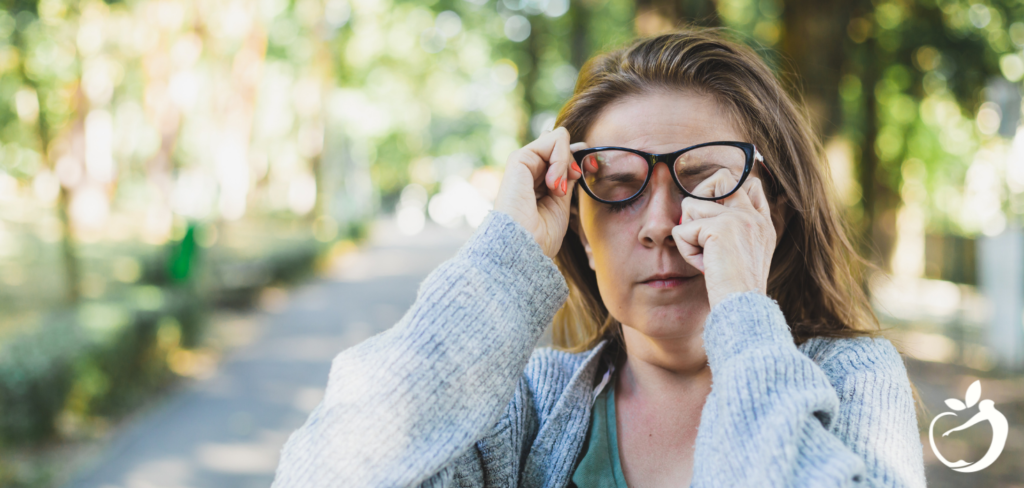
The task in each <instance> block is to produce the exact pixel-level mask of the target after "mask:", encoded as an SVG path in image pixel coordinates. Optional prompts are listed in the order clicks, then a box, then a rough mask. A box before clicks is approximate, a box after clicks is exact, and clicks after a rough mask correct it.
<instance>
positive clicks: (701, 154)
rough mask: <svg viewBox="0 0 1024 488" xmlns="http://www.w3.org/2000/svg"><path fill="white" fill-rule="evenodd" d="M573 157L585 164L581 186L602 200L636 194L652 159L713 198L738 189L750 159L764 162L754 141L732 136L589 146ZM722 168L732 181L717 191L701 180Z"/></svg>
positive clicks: (692, 192) (689, 189)
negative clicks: (668, 146) (661, 144)
mask: <svg viewBox="0 0 1024 488" xmlns="http://www.w3.org/2000/svg"><path fill="white" fill-rule="evenodd" d="M573 158H575V159H576V162H577V163H578V164H579V166H580V169H582V170H583V177H581V178H580V183H581V184H582V186H583V190H584V191H586V192H587V194H588V195H590V196H591V197H592V198H594V199H595V200H597V201H600V202H604V203H625V202H628V201H630V200H633V199H634V198H636V197H638V196H640V194H641V193H643V191H644V189H645V188H647V184H648V183H649V182H650V181H651V175H652V174H654V167H655V165H657V164H658V163H662V162H663V163H665V164H666V165H668V167H669V169H671V170H672V179H673V180H674V181H675V182H676V185H677V186H678V187H679V189H680V190H682V191H683V193H684V194H685V195H686V196H689V197H693V198H696V199H699V200H711V201H714V200H721V199H723V198H725V197H728V196H729V195H732V194H733V193H735V192H736V190H739V188H740V187H741V186H742V185H743V182H744V181H746V179H747V176H749V175H750V171H751V169H752V168H753V166H754V161H758V162H760V163H761V164H762V165H764V156H762V155H761V153H760V152H758V151H757V149H756V148H755V147H754V145H753V144H751V143H749V142H735V141H718V142H706V143H703V144H697V145H694V146H690V147H687V148H685V149H680V150H678V151H675V152H671V153H666V154H651V153H647V152H643V151H640V150H637V149H630V148H628V147H616V146H601V147H591V148H587V149H581V150H579V151H576V152H574V153H573ZM723 168H724V169H726V170H728V171H729V172H730V173H731V174H732V176H733V179H734V180H735V181H736V187H735V188H732V189H731V190H729V191H728V192H726V193H724V194H720V195H716V194H715V185H713V184H708V185H702V183H704V182H705V181H706V180H708V178H710V177H711V176H712V175H714V174H715V173H716V172H718V171H720V170H721V169H723ZM765 169H766V170H767V168H765ZM709 183H710V182H709Z"/></svg>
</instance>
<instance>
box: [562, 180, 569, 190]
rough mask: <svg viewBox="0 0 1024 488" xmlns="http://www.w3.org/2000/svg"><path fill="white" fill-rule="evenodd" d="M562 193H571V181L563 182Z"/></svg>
mask: <svg viewBox="0 0 1024 488" xmlns="http://www.w3.org/2000/svg"><path fill="white" fill-rule="evenodd" d="M562 193H569V180H562Z"/></svg>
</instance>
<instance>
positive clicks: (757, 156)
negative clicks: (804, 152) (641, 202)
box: [572, 141, 767, 203]
mask: <svg viewBox="0 0 1024 488" xmlns="http://www.w3.org/2000/svg"><path fill="white" fill-rule="evenodd" d="M706 146H730V147H738V148H740V149H742V150H743V153H744V154H745V155H746V161H745V162H744V165H743V174H742V175H740V180H739V182H738V183H737V184H736V188H733V189H732V191H730V192H729V193H726V194H725V195H721V196H717V197H702V196H698V195H694V194H692V193H690V192H688V191H686V188H683V184H682V183H680V182H679V175H677V174H676V170H675V162H676V160H677V159H679V156H682V155H683V153H685V152H687V151H691V150H693V149H697V148H701V147H706ZM609 149H614V150H618V151H626V152H631V153H633V154H636V155H638V156H642V157H643V158H644V160H646V161H647V178H646V179H645V180H644V183H643V184H642V185H640V189H639V190H637V192H636V193H635V194H633V196H631V197H629V198H626V199H623V200H605V199H603V198H599V197H598V196H597V195H594V192H592V191H590V187H588V186H587V181H586V178H583V177H581V178H580V179H579V182H580V186H581V187H583V191H585V192H587V195H590V197H591V198H593V199H594V200H597V201H599V202H602V203H626V202H629V201H632V200H634V199H636V198H637V197H639V196H640V195H642V194H643V192H644V190H646V189H647V184H648V183H650V182H651V175H653V174H654V166H656V165H657V164H658V163H665V165H666V166H668V168H669V170H670V172H671V173H672V180H673V181H675V182H676V186H677V187H679V189H680V190H682V192H683V194H685V195H686V196H688V197H693V198H696V199H698V200H708V201H716V200H721V199H723V198H726V197H728V196H729V195H732V194H733V193H736V191H737V190H739V189H740V187H741V186H743V182H744V181H746V180H747V176H749V175H750V171H751V170H752V169H753V168H754V161H758V162H760V163H761V164H764V156H762V155H761V153H760V152H758V150H757V148H756V147H754V145H753V144H751V143H749V142H737V141H714V142H704V143H701V144H696V145H693V146H690V147H687V148H683V149H680V150H678V151H675V152H670V153H665V154H651V153H649V152H644V151H641V150H639V149H632V148H628V147H618V146H598V147H588V148H586V149H580V150H579V151H576V152H574V153H572V156H573V159H575V160H576V164H578V165H580V169H582V168H583V158H584V157H586V156H587V155H589V154H593V153H596V152H598V151H606V150H609ZM766 169H767V168H766Z"/></svg>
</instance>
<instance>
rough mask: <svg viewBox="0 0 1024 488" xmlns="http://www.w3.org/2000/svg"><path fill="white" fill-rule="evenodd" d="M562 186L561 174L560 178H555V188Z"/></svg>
mask: <svg viewBox="0 0 1024 488" xmlns="http://www.w3.org/2000/svg"><path fill="white" fill-rule="evenodd" d="M561 187H562V177H561V176H559V177H558V178H556V179H555V188H561Z"/></svg>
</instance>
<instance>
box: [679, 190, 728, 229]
mask: <svg viewBox="0 0 1024 488" xmlns="http://www.w3.org/2000/svg"><path fill="white" fill-rule="evenodd" d="M680 206H681V208H682V210H683V213H682V216H681V217H680V219H679V224H680V225H682V224H685V223H687V222H691V221H694V220H698V219H708V218H711V217H717V216H719V215H721V214H723V213H725V212H727V211H728V209H726V208H725V206H724V205H719V204H717V203H715V202H712V201H709V200H698V199H696V198H692V197H686V198H684V199H683V202H682V203H680Z"/></svg>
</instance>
